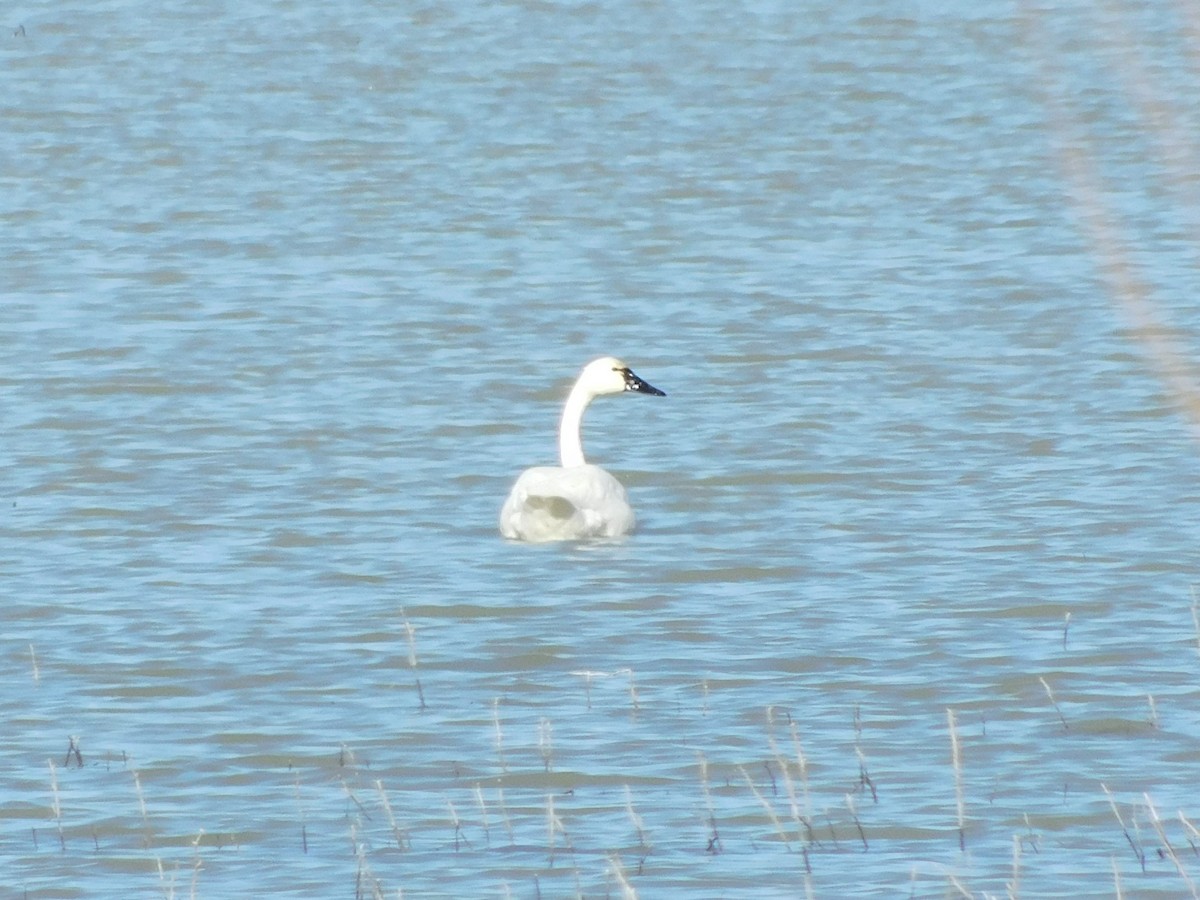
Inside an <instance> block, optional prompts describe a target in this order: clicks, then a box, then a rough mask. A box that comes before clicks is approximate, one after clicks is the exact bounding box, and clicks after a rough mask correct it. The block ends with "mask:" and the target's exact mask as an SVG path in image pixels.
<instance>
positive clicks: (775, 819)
mask: <svg viewBox="0 0 1200 900" xmlns="http://www.w3.org/2000/svg"><path fill="white" fill-rule="evenodd" d="M738 771H739V772H741V773H742V778H744V779H746V786H747V787H749V788H750V793H752V794H753V795H754V798H755V799H756V800H758V802H759V803H760V804H761V805H762V808H763V809H764V810H766V813H767V818H769V819H770V820H771V824H772V825H774V826H775V833H776V834H778V835H779V839H780V840H781V841H783V845H784V846H785V847H787V849H788V850H789V851H790V850H791V849H792V844H791V842H790V841H789V840H788V837H787V833H786V832H785V831H784V830H783V825H782V824H781V823H780V821H779V816H777V815H775V808H774V807H773V806H771V802H770V801H769V800H767V798H766V797H764V796H763V795H762V792H761V791H760V790H759V789H758V788H757V787H755V786H754V782H753V781H752V780H751V779H750V773H749V772H747V771H746V767H745V766H738Z"/></svg>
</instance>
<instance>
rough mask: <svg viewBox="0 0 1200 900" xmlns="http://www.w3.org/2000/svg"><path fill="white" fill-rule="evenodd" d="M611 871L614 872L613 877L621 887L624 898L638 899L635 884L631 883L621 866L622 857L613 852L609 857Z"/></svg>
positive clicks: (628, 899)
mask: <svg viewBox="0 0 1200 900" xmlns="http://www.w3.org/2000/svg"><path fill="white" fill-rule="evenodd" d="M608 865H609V871H611V872H612V873H613V878H614V879H615V880H616V882H617V886H618V887H619V888H620V889H621V897H622V898H623V900H637V891H635V890H634V889H633V885H631V884H630V883H629V879H628V878H626V877H625V870H624V869H623V868H621V857H619V856H617V854H615V853H614V854H612V855H611V856H609V858H608Z"/></svg>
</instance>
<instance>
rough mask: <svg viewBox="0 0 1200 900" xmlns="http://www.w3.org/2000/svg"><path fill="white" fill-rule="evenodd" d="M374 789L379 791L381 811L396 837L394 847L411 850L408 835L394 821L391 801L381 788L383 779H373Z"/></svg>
mask: <svg viewBox="0 0 1200 900" xmlns="http://www.w3.org/2000/svg"><path fill="white" fill-rule="evenodd" d="M375 789H376V790H377V791H379V799H380V801H382V803H383V811H384V813H385V814H386V815H387V819H388V825H390V826H391V829H392V836H393V837H394V838H395V839H396V848H397V849H399V850H411V849H412V845H411V844H409V841H408V835H407V834H406V833H405V831H404V829H402V828H401V827H400V826H399V825H398V824H397V822H396V816H395V814H394V813H393V812H392V804H391V801H389V800H388V795H387V791H385V790H384V789H383V779H381V778H376V779H375Z"/></svg>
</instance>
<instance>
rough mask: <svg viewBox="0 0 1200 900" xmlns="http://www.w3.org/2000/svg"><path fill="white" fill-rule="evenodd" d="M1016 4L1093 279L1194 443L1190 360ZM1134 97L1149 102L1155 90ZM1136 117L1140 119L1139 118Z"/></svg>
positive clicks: (1186, 171) (1197, 434) (1199, 411)
mask: <svg viewBox="0 0 1200 900" xmlns="http://www.w3.org/2000/svg"><path fill="white" fill-rule="evenodd" d="M1023 5H1024V6H1026V7H1027V8H1026V9H1025V10H1024V14H1023V16H1022V19H1023V24H1024V30H1025V36H1026V39H1027V42H1028V43H1029V44H1030V45H1031V47H1032V48H1033V55H1034V59H1035V62H1036V64H1037V65H1038V68H1039V72H1038V75H1039V77H1038V79H1037V82H1038V84H1039V85H1041V86H1044V87H1043V91H1042V103H1043V105H1044V106H1045V107H1046V111H1047V130H1048V131H1049V133H1050V135H1051V137H1052V139H1053V140H1054V143H1055V144H1056V150H1057V152H1058V156H1059V165H1060V168H1061V169H1062V171H1063V173H1064V174H1065V176H1066V181H1067V190H1066V194H1067V199H1068V201H1069V203H1070V204H1071V206H1072V207H1073V208H1074V211H1075V214H1076V216H1077V218H1078V220H1079V222H1080V225H1081V230H1082V232H1083V237H1084V239H1085V240H1086V241H1088V243H1089V244H1090V245H1091V247H1092V255H1093V257H1094V259H1095V261H1096V266H1097V268H1098V270H1099V273H1100V276H1101V278H1102V279H1103V280H1104V281H1105V282H1106V283H1107V285H1108V290H1109V294H1110V296H1111V302H1112V303H1113V304H1114V305H1115V306H1116V307H1117V308H1118V309H1119V310H1120V311H1121V312H1122V313H1123V314H1124V316H1125V318H1126V320H1127V321H1128V323H1129V330H1130V333H1131V335H1132V337H1133V339H1134V340H1135V341H1136V342H1137V343H1138V344H1140V345H1141V347H1142V350H1143V352H1144V354H1145V356H1146V357H1147V358H1148V360H1149V362H1150V364H1151V365H1152V366H1153V367H1154V370H1155V373H1156V375H1157V377H1158V379H1159V381H1160V382H1161V383H1162V384H1163V387H1164V388H1165V389H1166V391H1167V393H1168V395H1169V396H1170V397H1171V399H1172V400H1173V402H1174V403H1175V405H1176V406H1177V407H1178V408H1179V409H1180V410H1181V412H1182V413H1183V414H1184V415H1185V417H1186V419H1187V421H1188V425H1189V426H1190V428H1191V430H1192V435H1193V438H1194V439H1195V440H1197V441H1200V374H1198V373H1197V370H1196V368H1195V367H1194V366H1193V365H1192V364H1191V362H1190V361H1189V357H1188V354H1187V352H1186V351H1185V349H1184V348H1183V347H1182V346H1181V345H1180V343H1179V341H1177V340H1176V339H1174V338H1172V337H1171V335H1170V333H1169V330H1168V328H1167V327H1166V326H1165V325H1164V324H1163V322H1162V321H1161V316H1160V313H1159V309H1158V306H1157V304H1155V302H1154V300H1153V298H1152V296H1151V288H1150V286H1149V284H1148V283H1147V281H1146V280H1145V279H1144V278H1142V277H1140V276H1139V275H1138V274H1137V273H1136V272H1135V270H1134V261H1133V253H1132V252H1131V250H1130V249H1129V240H1128V238H1127V237H1126V236H1124V235H1121V234H1119V233H1118V232H1119V230H1120V229H1119V223H1118V221H1117V216H1116V215H1115V214H1114V211H1113V209H1112V208H1111V206H1110V205H1109V204H1108V203H1106V190H1105V187H1104V184H1103V181H1102V179H1101V177H1100V175H1099V173H1098V172H1097V169H1096V165H1095V162H1094V160H1093V159H1091V157H1090V156H1089V154H1088V152H1087V149H1086V148H1087V146H1088V141H1087V139H1086V137H1085V134H1084V132H1083V130H1082V127H1081V125H1080V123H1079V117H1078V116H1077V115H1072V113H1071V111H1069V110H1068V109H1067V107H1066V104H1065V103H1064V102H1063V101H1062V99H1061V98H1062V95H1063V94H1064V91H1063V89H1061V88H1057V87H1056V84H1057V78H1056V72H1055V69H1054V67H1053V66H1052V65H1051V63H1050V60H1051V59H1052V58H1054V54H1053V52H1052V51H1051V50H1050V49H1049V48H1048V47H1047V46H1046V43H1045V37H1044V34H1043V33H1042V32H1041V30H1040V29H1038V28H1036V27H1035V25H1034V22H1035V21H1036V19H1037V14H1036V12H1034V11H1032V10H1031V9H1029V8H1028V6H1029V4H1028V0H1026V3H1025V4H1023ZM1135 93H1136V94H1137V95H1138V96H1141V95H1143V94H1144V95H1145V96H1147V97H1154V96H1156V92H1155V91H1154V90H1145V91H1141V90H1139V91H1136V92H1135ZM1143 118H1147V116H1146V114H1145V113H1144V111H1143ZM1149 118H1151V119H1154V120H1155V122H1156V123H1157V122H1160V121H1170V120H1171V117H1170V116H1169V115H1165V116H1158V115H1152V116H1149ZM1163 127H1165V126H1164V125H1161V124H1152V125H1151V128H1150V130H1151V131H1154V130H1155V129H1156V128H1157V129H1159V131H1158V132H1157V133H1158V134H1159V135H1160V136H1161V135H1162V131H1161V129H1162V128H1163ZM1169 143H1171V144H1176V145H1178V146H1180V147H1182V146H1184V145H1186V144H1187V143H1188V142H1186V140H1179V139H1178V138H1172V139H1171V141H1170V142H1169ZM1166 156H1167V158H1168V159H1171V158H1178V157H1179V156H1180V154H1179V153H1176V152H1173V151H1172V152H1169V153H1167V154H1166ZM1194 168H1195V166H1194V165H1189V166H1183V167H1181V168H1180V170H1179V173H1178V174H1177V175H1176V177H1175V179H1174V180H1175V182H1176V183H1177V184H1178V183H1183V184H1186V183H1189V181H1190V175H1191V172H1192V171H1194ZM1189 202H1190V198H1189Z"/></svg>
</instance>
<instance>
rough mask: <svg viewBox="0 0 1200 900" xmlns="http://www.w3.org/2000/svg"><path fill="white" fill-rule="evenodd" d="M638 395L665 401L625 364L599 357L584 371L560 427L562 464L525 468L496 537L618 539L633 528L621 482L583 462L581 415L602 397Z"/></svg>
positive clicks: (530, 539) (630, 510)
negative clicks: (608, 395) (498, 535)
mask: <svg viewBox="0 0 1200 900" xmlns="http://www.w3.org/2000/svg"><path fill="white" fill-rule="evenodd" d="M625 391H636V392H637V393H640V394H652V395H654V396H656V397H665V396H666V394H665V393H664V392H663V391H660V390H659V389H658V388H656V387H653V386H652V385H649V384H647V383H646V382H645V381H643V380H642V379H641V378H639V377H638V376H637V375H635V374H633V371H632V370H631V369H630V368H629V366H627V365H625V363H623V362H621V360H619V359H614V358H613V357H611V356H603V357H601V358H600V359H597V360H593V361H592V362H590V363H588V364H587V365H586V366H584V367H583V371H582V372H580V373H579V378H578V379H577V380H576V382H575V386H574V387H573V388H571V393H570V395H569V396H568V397H567V402H566V405H565V406H564V407H563V413H562V421H561V422H560V424H559V427H558V454H559V457H560V459H561V460H562V465H561V466H535V467H534V468H532V469H526V470H525V471H524V472H522V473H521V477H520V478H518V479H517V483H516V484H514V485H513V489H512V491H511V493H509V495H508V499H507V500H505V501H504V506H503V508H502V509H501V510H500V533H501V534H502V535H504V536H505V537H507V538H513V539H514V540H519V541H569V540H578V539H580V538H591V537H619V536H620V535H623V534H628V533H629V532H630V531H632V530H633V523H634V516H633V509H632V508H631V507H630V505H629V499H628V498H627V497H626V496H625V488H623V487H621V482H619V481H617V479H615V478H613V477H612V476H611V475H609V474H608V473H607V472H605V471H604V470H603V469H601V468H600V467H599V466H592V465H588V463H587V461H586V460H585V459H584V458H583V443H582V441H581V440H580V436H579V428H580V425H581V424H582V422H583V411H584V410H585V409H587V407H588V404H589V403H591V402H592V400H594V399H595V398H596V397H599V396H600V395H601V394H620V393H623V392H625Z"/></svg>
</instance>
